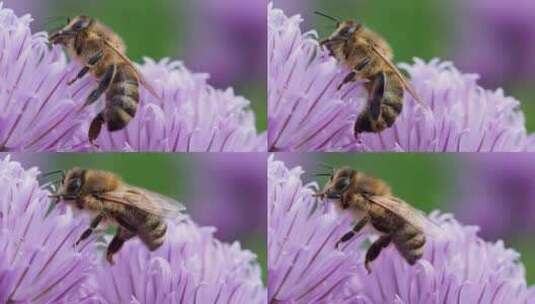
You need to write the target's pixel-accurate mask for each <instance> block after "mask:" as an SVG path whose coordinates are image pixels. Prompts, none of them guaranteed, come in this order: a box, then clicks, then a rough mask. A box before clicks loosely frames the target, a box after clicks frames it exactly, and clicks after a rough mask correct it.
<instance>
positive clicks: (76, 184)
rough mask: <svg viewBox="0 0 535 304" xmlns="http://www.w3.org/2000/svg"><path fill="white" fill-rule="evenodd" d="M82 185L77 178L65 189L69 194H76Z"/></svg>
mask: <svg viewBox="0 0 535 304" xmlns="http://www.w3.org/2000/svg"><path fill="white" fill-rule="evenodd" d="M81 185H82V182H81V181H80V179H79V178H77V179H75V180H73V181H72V182H70V183H69V186H68V187H67V191H69V192H76V191H78V190H80V186H81Z"/></svg>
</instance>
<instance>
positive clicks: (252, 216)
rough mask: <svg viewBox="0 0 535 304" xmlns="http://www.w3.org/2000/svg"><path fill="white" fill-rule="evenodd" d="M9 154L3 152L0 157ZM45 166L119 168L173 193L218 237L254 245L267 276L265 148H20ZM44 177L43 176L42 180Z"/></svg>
mask: <svg viewBox="0 0 535 304" xmlns="http://www.w3.org/2000/svg"><path fill="white" fill-rule="evenodd" d="M6 155H7V154H5V153H0V158H4V157H5V156H6ZM11 158H12V159H13V160H17V161H20V162H21V163H22V164H23V165H24V166H25V167H26V168H30V167H33V166H37V167H39V168H40V170H41V172H47V171H53V170H60V169H61V170H66V169H69V168H72V167H74V166H78V167H82V168H93V169H102V170H108V171H112V172H115V173H117V174H119V175H120V176H122V177H123V179H124V181H125V182H127V183H130V184H132V185H136V186H139V187H143V188H146V189H148V190H151V191H155V192H158V193H161V194H163V195H166V196H168V197H171V198H174V199H176V200H177V201H179V202H181V203H182V204H184V205H185V206H186V208H187V210H186V213H187V214H189V215H190V216H191V218H192V219H193V220H194V221H195V222H196V223H198V224H200V225H203V226H213V227H216V228H217V232H216V237H217V238H219V239H221V240H223V241H226V242H229V243H231V242H234V241H239V242H240V243H241V245H242V247H243V248H247V249H249V250H251V251H253V252H254V253H255V254H256V255H257V256H258V260H259V263H260V264H261V266H262V276H263V279H264V282H265V279H266V260H267V256H266V235H267V232H266V227H267V219H266V214H267V210H266V208H267V201H266V200H267V175H266V172H267V171H266V170H267V169H266V166H267V154H264V153H196V154H172V153H151V154H144V153H120V154H119V153H87V154H77V153H68V154H66V153H16V154H11ZM44 182H45V180H43V183H44Z"/></svg>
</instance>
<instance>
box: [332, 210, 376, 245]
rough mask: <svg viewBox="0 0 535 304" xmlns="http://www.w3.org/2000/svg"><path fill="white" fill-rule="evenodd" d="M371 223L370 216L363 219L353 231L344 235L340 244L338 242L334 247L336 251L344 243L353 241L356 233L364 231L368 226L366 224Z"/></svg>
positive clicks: (339, 241)
mask: <svg viewBox="0 0 535 304" xmlns="http://www.w3.org/2000/svg"><path fill="white" fill-rule="evenodd" d="M369 221H370V217H368V216H365V217H363V218H362V219H361V220H360V221H359V222H358V223H357V224H356V225H355V226H354V227H353V229H351V231H349V232H347V233H346V234H344V235H343V236H342V237H341V238H340V240H338V242H336V244H335V245H334V247H335V248H336V249H338V246H339V245H340V244H342V243H345V242H347V241H349V240H351V239H352V238H353V236H355V234H356V233H358V232H359V231H360V230H362V228H364V226H366V224H368V222H369Z"/></svg>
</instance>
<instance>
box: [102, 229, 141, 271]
mask: <svg viewBox="0 0 535 304" xmlns="http://www.w3.org/2000/svg"><path fill="white" fill-rule="evenodd" d="M135 235H136V234H135V233H134V232H131V231H129V230H127V229H125V228H123V227H119V228H118V229H117V233H116V234H115V236H114V237H113V239H112V240H111V242H110V244H109V245H108V249H107V250H106V260H107V261H108V263H110V264H111V265H115V262H114V261H113V255H114V254H116V253H117V252H119V250H121V248H122V247H123V245H124V242H126V241H128V240H129V239H131V238H133V237H134V236H135Z"/></svg>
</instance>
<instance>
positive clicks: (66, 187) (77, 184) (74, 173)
mask: <svg viewBox="0 0 535 304" xmlns="http://www.w3.org/2000/svg"><path fill="white" fill-rule="evenodd" d="M85 172H86V170H84V169H81V168H78V167H75V168H72V169H71V170H69V171H68V172H67V174H66V175H65V177H64V179H63V181H62V182H61V185H60V187H59V191H58V193H57V196H58V197H59V198H61V199H63V200H67V201H69V200H75V199H77V198H78V197H79V196H80V192H81V190H82V186H83V184H84V179H85Z"/></svg>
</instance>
